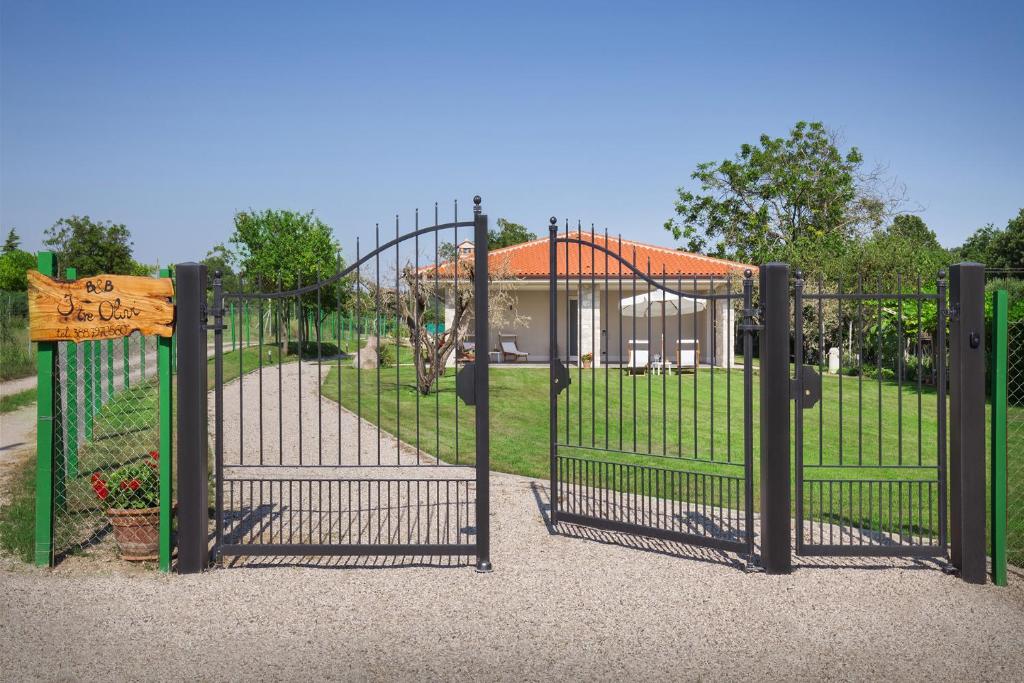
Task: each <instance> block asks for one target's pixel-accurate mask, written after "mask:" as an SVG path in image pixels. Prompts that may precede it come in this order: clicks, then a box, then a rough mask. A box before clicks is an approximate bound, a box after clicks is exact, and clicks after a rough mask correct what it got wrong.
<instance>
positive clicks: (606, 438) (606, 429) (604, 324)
mask: <svg viewBox="0 0 1024 683" xmlns="http://www.w3.org/2000/svg"><path fill="white" fill-rule="evenodd" d="M604 249H605V251H604V299H605V301H607V302H608V303H609V305H608V306H606V307H605V308H606V309H608V317H609V322H610V318H611V298H610V297H609V296H608V292H609V290H608V228H605V229H604ZM601 326H602V327H604V328H606V329H607V327H608V323H607V322H605V321H604V318H602V319H601ZM604 339H605V351H604V360H603V361H602V363H603V364H604V449H605V450H608V448H609V445H610V443H609V432H610V431H611V429H610V427H609V425H610V424H611V423H610V422H609V421H608V361H609V360H611V355H612V354H611V353H610V348H609V347H610V346H611V344H609V343H608V336H607V335H605V336H604Z"/></svg>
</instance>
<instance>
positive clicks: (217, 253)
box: [201, 244, 238, 292]
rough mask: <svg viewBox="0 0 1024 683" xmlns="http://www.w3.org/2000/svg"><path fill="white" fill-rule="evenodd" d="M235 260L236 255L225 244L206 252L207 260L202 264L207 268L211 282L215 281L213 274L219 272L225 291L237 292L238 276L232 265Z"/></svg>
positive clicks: (216, 245)
mask: <svg viewBox="0 0 1024 683" xmlns="http://www.w3.org/2000/svg"><path fill="white" fill-rule="evenodd" d="M234 260H235V255H234V254H233V253H232V252H231V250H230V249H229V248H228V247H226V246H225V245H224V244H215V245H214V246H213V248H212V249H210V251H208V252H206V258H204V259H203V260H202V261H201V263H202V264H203V265H204V266H206V270H207V272H208V273H209V275H208V277H209V278H210V280H211V282H212V280H213V274H214V273H216V272H218V271H219V272H220V274H221V284H222V285H223V287H224V291H226V292H237V291H238V274H237V273H235V269H234V266H233V265H232V264H233V263H234Z"/></svg>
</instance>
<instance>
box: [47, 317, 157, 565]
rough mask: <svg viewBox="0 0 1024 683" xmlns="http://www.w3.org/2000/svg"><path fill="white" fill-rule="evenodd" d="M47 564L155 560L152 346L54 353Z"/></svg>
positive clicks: (129, 341) (65, 345)
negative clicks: (74, 558)
mask: <svg viewBox="0 0 1024 683" xmlns="http://www.w3.org/2000/svg"><path fill="white" fill-rule="evenodd" d="M57 346H58V359H57V372H56V375H55V381H56V386H57V402H56V414H55V417H54V421H55V424H54V435H55V437H56V439H55V441H56V443H55V454H56V457H55V461H54V498H53V501H54V516H53V537H54V559H55V560H57V561H59V560H60V559H62V558H65V557H67V556H68V555H72V554H83V553H85V554H90V555H100V556H109V557H111V558H113V557H121V558H122V559H128V560H153V561H155V560H157V559H158V551H159V540H160V535H159V519H160V515H159V505H160V469H159V458H160V452H159V446H160V402H159V401H160V394H159V382H158V373H157V340H156V339H155V338H147V337H142V336H140V335H138V334H133V335H132V336H130V337H125V338H122V339H116V340H102V341H86V342H79V343H71V342H61V343H59V344H58V345H57Z"/></svg>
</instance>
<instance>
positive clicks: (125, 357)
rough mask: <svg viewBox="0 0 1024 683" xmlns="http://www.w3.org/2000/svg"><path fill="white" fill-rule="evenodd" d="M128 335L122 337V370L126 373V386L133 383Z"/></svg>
mask: <svg viewBox="0 0 1024 683" xmlns="http://www.w3.org/2000/svg"><path fill="white" fill-rule="evenodd" d="M128 358H129V356H128V337H121V372H122V373H123V374H124V388H125V389H127V388H128V387H130V386H131V384H132V378H131V374H132V373H131V365H132V364H131V363H130V362H129V360H128Z"/></svg>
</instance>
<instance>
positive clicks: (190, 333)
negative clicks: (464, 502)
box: [175, 263, 209, 574]
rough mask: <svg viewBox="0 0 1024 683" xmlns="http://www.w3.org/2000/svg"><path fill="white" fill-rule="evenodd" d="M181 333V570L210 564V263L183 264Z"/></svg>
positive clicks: (180, 267) (180, 268)
mask: <svg viewBox="0 0 1024 683" xmlns="http://www.w3.org/2000/svg"><path fill="white" fill-rule="evenodd" d="M175 273H176V275H177V291H176V292H175V294H176V296H177V304H178V306H177V323H176V331H177V337H178V342H177V343H178V572H179V573H181V574H193V573H195V572H200V571H202V570H203V569H205V568H206V566H207V564H208V562H209V549H208V544H207V540H206V539H207V521H208V517H209V515H208V513H207V509H208V500H207V498H208V494H207V482H208V474H207V434H206V329H205V326H206V266H204V265H200V264H198V263H179V264H178V266H177V267H176V268H175Z"/></svg>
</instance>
